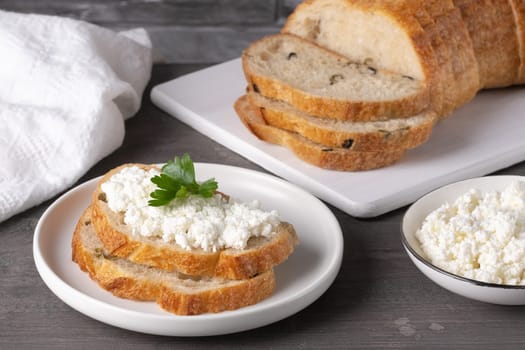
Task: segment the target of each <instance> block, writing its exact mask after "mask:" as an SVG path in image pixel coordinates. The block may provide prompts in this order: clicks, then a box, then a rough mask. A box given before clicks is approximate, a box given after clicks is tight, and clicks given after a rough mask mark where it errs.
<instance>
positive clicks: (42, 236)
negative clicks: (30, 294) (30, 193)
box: [33, 163, 343, 336]
mask: <svg viewBox="0 0 525 350" xmlns="http://www.w3.org/2000/svg"><path fill="white" fill-rule="evenodd" d="M195 170H196V174H197V175H198V179H200V180H205V179H208V178H210V177H215V178H216V179H217V181H218V182H219V189H220V190H221V191H223V192H225V193H228V194H230V195H231V196H233V197H235V198H238V199H241V200H251V199H258V200H259V201H260V202H261V203H262V205H263V207H264V208H266V209H276V210H277V211H278V212H279V214H280V215H281V217H282V218H283V219H284V220H286V221H288V222H290V223H292V224H293V225H294V226H295V228H296V231H297V233H298V235H299V239H300V241H301V243H300V245H299V246H298V247H297V249H296V251H295V252H294V253H293V254H292V256H291V257H290V258H289V259H288V260H287V261H286V262H284V263H283V264H282V265H280V266H278V267H277V268H276V269H275V272H276V285H277V286H276V290H275V292H274V294H273V295H272V296H271V297H269V298H268V299H266V300H263V301H262V302H260V303H258V304H256V305H253V306H248V307H245V308H241V309H239V310H235V311H227V312H222V313H217V314H204V315H197V316H176V315H173V314H170V313H167V312H165V311H163V310H162V309H160V308H159V307H158V306H157V304H156V303H154V302H136V301H130V300H125V299H120V298H117V297H115V296H113V295H112V294H111V293H109V292H106V291H105V290H103V289H101V288H100V287H99V286H98V285H97V284H96V283H95V282H93V281H92V280H90V279H89V277H88V275H87V274H86V273H84V272H82V271H81V270H80V269H79V267H78V266H77V265H76V264H75V263H73V262H72V261H71V237H72V233H73V230H74V227H75V225H76V221H77V220H78V218H79V217H80V215H81V213H82V211H83V210H84V209H85V208H86V207H87V206H88V205H89V202H90V200H91V194H92V192H93V191H94V189H95V186H96V182H97V180H98V179H93V180H90V181H88V182H86V183H84V184H82V185H80V186H78V187H76V188H74V189H72V190H71V191H69V192H67V193H66V194H64V195H63V196H62V197H60V198H59V199H58V200H56V201H55V202H54V203H53V204H52V205H51V206H50V207H49V208H48V209H47V210H46V211H45V213H44V214H43V215H42V217H41V218H40V220H39V222H38V225H37V227H36V229H35V236H34V241H33V255H34V259H35V263H36V267H37V269H38V272H39V273H40V276H41V277H42V279H43V280H44V282H45V283H46V284H47V286H48V287H49V289H51V291H53V293H55V294H56V295H57V296H58V297H59V298H60V299H62V300H63V301H64V302H65V303H66V304H68V305H70V306H71V307H72V308H74V309H76V310H78V311H79V312H81V313H83V314H85V315H87V316H90V317H92V318H94V319H97V320H99V321H102V322H105V323H108V324H111V325H114V326H117V327H121V328H125V329H129V330H133V331H138V332H143V333H150V334H158V335H170V336H205V335H218V334H227V333H233V332H240V331H244V330H248V329H253V328H256V327H260V326H264V325H267V324H270V323H272V322H276V321H278V320H281V319H283V318H285V317H287V316H290V315H292V314H294V313H296V312H298V311H300V310H302V309H303V308H305V307H306V306H308V305H309V304H311V303H312V302H314V301H315V300H316V299H317V298H319V297H320V296H321V295H322V294H323V293H324V292H325V291H326V290H327V289H328V287H329V286H330V285H331V284H332V282H333V281H334V279H335V277H336V275H337V273H338V271H339V268H340V266H341V260H342V255H343V236H342V232H341V227H340V226H339V223H338V221H337V219H336V218H335V216H334V215H333V214H332V212H331V211H330V210H329V209H328V208H327V207H326V206H325V205H324V204H323V203H322V202H321V201H320V200H318V199H317V198H315V197H313V196H312V195H310V194H308V193H307V192H305V191H303V190H301V189H300V188H298V187H296V186H294V185H291V184H290V183H288V182H286V181H283V180H281V179H278V178H276V177H274V176H271V175H267V174H263V173H260V172H256V171H253V170H247V169H242V168H237V167H231V166H225V165H216V164H202V163H196V164H195Z"/></svg>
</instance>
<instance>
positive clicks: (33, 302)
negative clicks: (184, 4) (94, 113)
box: [0, 64, 525, 349]
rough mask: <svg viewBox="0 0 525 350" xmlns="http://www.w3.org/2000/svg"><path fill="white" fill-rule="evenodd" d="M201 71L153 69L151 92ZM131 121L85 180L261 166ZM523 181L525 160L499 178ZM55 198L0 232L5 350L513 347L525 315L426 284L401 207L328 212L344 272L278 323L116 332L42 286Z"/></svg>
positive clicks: (158, 120)
mask: <svg viewBox="0 0 525 350" xmlns="http://www.w3.org/2000/svg"><path fill="white" fill-rule="evenodd" d="M203 67H204V65H195V64H186V65H183V64H179V65H175V64H173V65H156V66H155V67H154V71H153V78H152V81H151V83H150V87H151V86H152V85H154V84H158V83H160V82H164V81H167V80H170V79H173V78H175V77H177V76H179V75H181V74H184V73H187V72H191V71H194V70H197V69H200V68H203ZM144 96H145V97H144V101H143V106H142V108H141V110H140V112H139V113H138V114H137V115H136V116H135V117H134V118H132V119H130V120H129V121H128V122H127V123H126V129H127V130H126V138H125V141H124V144H123V146H122V147H121V148H119V149H118V150H117V151H116V152H114V153H113V154H112V155H110V156H109V157H107V158H105V159H103V160H102V161H100V162H99V163H98V164H97V165H96V166H94V167H93V168H92V169H90V170H89V171H88V173H87V174H86V175H85V176H84V178H83V179H81V180H80V182H82V181H85V180H87V179H90V178H93V177H96V176H98V175H101V174H103V173H104V172H106V171H107V170H108V169H110V168H112V167H115V166H117V165H119V164H121V163H124V162H145V163H151V162H163V161H165V160H166V159H169V158H170V157H172V156H173V155H175V154H181V153H182V152H189V153H190V154H191V155H192V157H193V159H194V160H195V161H199V162H215V163H223V164H229V165H236V166H240V167H246V168H251V169H256V170H260V171H264V170H263V169H261V168H260V167H259V166H257V165H255V164H253V163H251V162H250V161H248V160H246V159H244V158H242V157H241V156H239V155H237V154H235V153H233V152H231V151H230V150H228V149H226V148H224V147H223V146H221V145H219V144H217V143H215V142H214V141H212V140H210V139H209V138H207V137H206V136H203V135H201V134H199V133H197V132H196V131H195V130H193V129H191V128H190V127H188V126H186V125H184V124H182V123H181V122H179V121H178V120H176V119H174V118H172V117H171V116H169V115H167V114H166V113H164V112H162V111H161V110H159V109H157V108H156V107H155V106H153V105H152V103H151V101H150V100H149V97H148V96H149V91H147V92H146V94H145V95H144ZM500 173H502V174H517V175H525V163H522V164H519V165H516V166H514V167H511V168H508V169H505V170H502V171H501V172H500ZM51 202H52V200H50V201H47V202H46V203H43V204H42V205H39V206H38V207H35V208H32V209H30V210H27V211H26V212H24V213H22V214H19V215H16V216H15V217H13V218H11V219H9V220H7V221H6V222H3V223H1V224H0V238H1V241H2V244H0V349H32V348H34V349H62V348H63V349H76V348H86V349H88V348H89V349H98V348H116V349H121V348H122V349H145V348H159V349H160V348H181V349H186V348H192V349H208V348H210V347H211V348H218V349H231V348H246V349H252V348H261V349H270V348H271V349H289V348H292V349H296V348H301V349H306V348H308V349H323V348H344V349H350V348H355V349H369V348H379V349H384V348H419V349H439V348H450V349H480V348H486V349H494V348H499V349H511V348H515V349H519V348H525V309H524V308H523V307H504V306H496V305H489V304H484V303H479V302H475V301H471V300H468V299H465V298H463V297H460V296H457V295H454V294H452V293H450V292H448V291H446V290H444V289H442V288H440V287H438V286H437V285H435V284H434V283H432V282H431V281H430V280H428V279H427V278H425V277H424V276H423V275H422V274H421V273H419V271H418V270H416V268H415V267H414V266H413V265H412V263H411V262H410V261H409V259H408V257H407V255H406V254H405V252H404V250H403V248H402V246H401V243H400V239H399V235H400V233H399V227H400V221H401V218H402V216H403V213H404V211H405V208H403V209H399V210H396V211H394V212H392V213H389V214H386V215H383V216H381V217H378V218H374V219H367V220H362V219H356V218H353V217H351V216H349V215H347V214H345V213H343V212H341V211H339V210H337V209H335V208H332V207H331V209H332V210H333V212H334V214H335V215H336V216H337V218H338V220H339V222H340V224H341V226H342V229H343V231H344V238H345V247H344V249H345V251H344V258H343V264H342V268H341V271H340V273H339V275H338V277H337V279H336V280H335V282H334V284H333V285H332V286H331V288H329V289H328V291H327V292H326V293H325V294H324V295H323V296H322V297H321V298H320V299H318V300H317V301H316V302H315V303H313V304H312V305H311V306H309V307H308V308H306V309H305V310H303V311H301V312H299V313H297V314H295V315H293V316H290V317H288V318H286V319H284V320H282V321H280V322H277V323H274V324H271V325H268V326H266V327H262V328H259V329H255V330H251V331H246V332H243V333H239V334H233V335H226V336H217V337H203V338H170V337H159V336H152V335H145V334H140V333H135V332H131V331H127V330H123V329H119V328H115V327H112V326H109V325H106V324H103V323H100V322H98V321H96V320H93V319H91V318H89V317H86V316H84V315H83V314H81V313H79V312H77V311H75V310H73V309H72V308H70V307H69V306H67V305H66V304H64V303H63V302H62V301H60V300H59V299H58V298H57V297H56V296H55V295H54V294H53V293H52V292H51V291H50V290H49V289H48V288H47V287H46V285H45V284H44V283H43V281H42V280H41V279H40V277H39V275H38V273H37V271H36V268H35V265H34V262H33V256H32V239H33V231H34V228H35V225H36V223H37V221H38V219H39V217H40V216H41V214H42V213H43V211H44V210H45V209H46V208H47V206H48V205H49V204H50V203H51Z"/></svg>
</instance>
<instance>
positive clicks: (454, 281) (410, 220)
mask: <svg viewBox="0 0 525 350" xmlns="http://www.w3.org/2000/svg"><path fill="white" fill-rule="evenodd" d="M513 181H525V177H523V176H510V175H509V176H487V177H480V178H474V179H469V180H464V181H460V182H456V183H453V184H451V185H448V186H445V187H442V188H440V189H437V190H435V191H433V192H431V193H429V194H427V195H425V196H423V197H422V198H421V199H419V200H418V201H416V202H415V203H414V204H413V205H412V206H410V208H409V209H408V210H407V212H406V214H405V216H404V218H403V223H402V230H401V240H402V242H403V246H404V247H405V250H406V251H407V253H408V256H409V257H410V259H411V260H412V262H413V263H414V264H415V265H416V267H417V268H418V269H419V270H420V271H421V272H423V274H424V275H425V276H427V277H428V278H430V279H431V280H432V281H434V282H435V283H436V284H438V285H440V286H441V287H443V288H445V289H448V290H450V291H451V292H454V293H456V294H459V295H462V296H464V297H467V298H471V299H475V300H479V301H483V302H487V303H493V304H502V305H525V286H510V285H501V284H493V283H485V282H480V281H475V280H472V279H469V278H465V277H462V276H458V275H455V274H452V273H450V272H447V271H445V270H443V269H440V268H439V267H437V266H435V265H433V264H432V263H431V262H430V261H429V260H428V259H427V258H426V255H425V253H424V252H423V250H422V249H421V246H420V245H419V242H418V240H417V238H416V236H415V233H416V231H417V229H418V228H419V227H421V224H422V223H423V221H424V220H425V218H426V217H427V216H428V214H430V213H431V212H432V211H434V210H435V209H437V208H439V207H440V206H441V205H442V204H444V203H445V202H447V201H448V202H453V201H454V200H455V199H456V198H458V197H459V196H461V195H462V194H464V193H466V192H467V191H468V190H469V189H471V188H477V189H479V190H481V191H484V192H486V191H502V190H504V189H505V188H506V187H507V186H508V185H510V183H512V182H513Z"/></svg>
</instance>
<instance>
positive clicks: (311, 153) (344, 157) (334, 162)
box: [234, 96, 405, 171]
mask: <svg viewBox="0 0 525 350" xmlns="http://www.w3.org/2000/svg"><path fill="white" fill-rule="evenodd" d="M234 108H235V111H236V112H237V115H238V116H239V119H240V120H241V121H242V122H243V123H244V125H245V126H246V127H247V128H248V129H249V130H250V131H251V132H252V133H253V134H254V135H255V136H257V137H258V138H259V139H261V140H264V141H266V142H269V143H273V144H276V145H281V146H284V147H287V148H289V149H290V150H291V151H292V152H294V154H295V155H296V156H297V157H299V158H300V159H302V160H303V161H305V162H307V163H310V164H312V165H315V166H318V167H321V168H325V169H331V170H341V171H360V170H370V169H376V168H381V167H384V166H387V165H390V164H392V163H394V162H396V161H398V160H399V159H401V157H402V156H403V154H404V153H405V150H404V149H398V150H391V151H374V152H358V151H352V150H348V149H345V148H335V147H330V146H326V145H321V144H318V143H315V142H313V141H311V140H309V139H307V138H306V137H304V136H301V135H299V134H297V133H294V132H290V131H287V130H284V129H280V128H277V127H274V126H271V125H268V124H266V123H265V121H264V119H263V117H262V115H261V113H260V110H259V109H257V108H254V107H253V106H252V105H251V104H250V102H249V100H248V97H246V96H242V97H240V98H239V99H238V100H237V101H236V102H235V104H234Z"/></svg>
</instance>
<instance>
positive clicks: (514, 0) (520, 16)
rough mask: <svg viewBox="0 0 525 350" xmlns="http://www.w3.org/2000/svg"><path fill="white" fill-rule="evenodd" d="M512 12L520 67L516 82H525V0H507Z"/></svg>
mask: <svg viewBox="0 0 525 350" xmlns="http://www.w3.org/2000/svg"><path fill="white" fill-rule="evenodd" d="M509 1H510V5H511V7H512V12H513V13H514V21H515V23H516V30H517V35H518V43H519V49H520V68H519V72H518V79H517V80H516V84H525V1H523V0H509Z"/></svg>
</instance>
